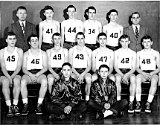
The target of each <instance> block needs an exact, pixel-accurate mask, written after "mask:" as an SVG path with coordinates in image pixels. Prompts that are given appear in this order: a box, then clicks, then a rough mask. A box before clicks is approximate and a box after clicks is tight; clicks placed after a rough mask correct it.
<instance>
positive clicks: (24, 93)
mask: <svg viewBox="0 0 160 125" xmlns="http://www.w3.org/2000/svg"><path fill="white" fill-rule="evenodd" d="M28 83H31V78H30V77H29V76H28V75H23V77H22V79H21V95H22V102H23V104H24V107H23V110H22V113H21V115H28V112H29V111H28V90H27V84H28Z"/></svg>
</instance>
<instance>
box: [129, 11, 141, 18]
mask: <svg viewBox="0 0 160 125" xmlns="http://www.w3.org/2000/svg"><path fill="white" fill-rule="evenodd" d="M134 14H138V15H139V17H140V13H139V12H133V13H132V14H131V17H132V16H133V15H134Z"/></svg>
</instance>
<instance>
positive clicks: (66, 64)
mask: <svg viewBox="0 0 160 125" xmlns="http://www.w3.org/2000/svg"><path fill="white" fill-rule="evenodd" d="M64 66H69V67H70V68H72V65H71V64H70V63H69V62H65V63H63V65H62V68H63V67H64Z"/></svg>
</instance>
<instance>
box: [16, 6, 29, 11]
mask: <svg viewBox="0 0 160 125" xmlns="http://www.w3.org/2000/svg"><path fill="white" fill-rule="evenodd" d="M21 9H22V10H26V11H27V9H26V7H24V6H19V7H18V8H17V12H18V10H21Z"/></svg>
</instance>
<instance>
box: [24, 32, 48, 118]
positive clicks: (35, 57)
mask: <svg viewBox="0 0 160 125" xmlns="http://www.w3.org/2000/svg"><path fill="white" fill-rule="evenodd" d="M28 40H29V44H30V46H31V47H30V49H29V50H28V51H27V52H25V53H24V59H23V67H22V70H23V72H24V75H23V77H22V80H21V95H22V101H23V104H24V108H23V110H22V115H28V91H27V84H36V83H40V84H41V87H40V90H39V98H38V103H37V109H36V114H37V115H41V114H42V110H41V105H42V102H43V99H44V96H45V94H46V91H47V78H46V76H45V75H44V73H45V72H46V71H47V55H46V52H44V51H42V50H41V49H39V48H38V44H39V43H38V36H37V35H31V36H30V37H29V38H28Z"/></svg>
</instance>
